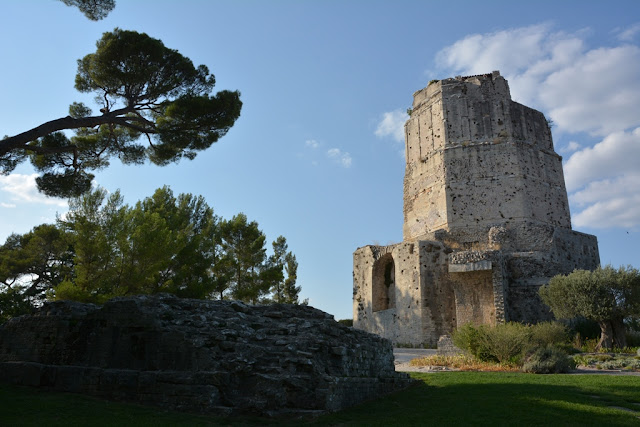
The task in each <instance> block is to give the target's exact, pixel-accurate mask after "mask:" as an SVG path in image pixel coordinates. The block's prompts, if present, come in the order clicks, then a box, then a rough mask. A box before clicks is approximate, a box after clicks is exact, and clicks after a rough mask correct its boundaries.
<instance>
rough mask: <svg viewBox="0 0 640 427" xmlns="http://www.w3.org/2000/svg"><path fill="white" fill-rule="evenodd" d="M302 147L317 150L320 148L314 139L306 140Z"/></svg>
mask: <svg viewBox="0 0 640 427" xmlns="http://www.w3.org/2000/svg"><path fill="white" fill-rule="evenodd" d="M304 145H306V146H307V147H310V148H314V149H315V148H318V147H319V146H320V143H319V142H318V141H316V140H315V139H307V140H306V141H305V142H304Z"/></svg>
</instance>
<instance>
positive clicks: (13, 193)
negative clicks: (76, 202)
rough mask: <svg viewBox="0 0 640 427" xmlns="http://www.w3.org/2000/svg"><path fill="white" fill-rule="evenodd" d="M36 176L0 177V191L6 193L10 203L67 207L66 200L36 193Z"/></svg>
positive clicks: (15, 174)
mask: <svg viewBox="0 0 640 427" xmlns="http://www.w3.org/2000/svg"><path fill="white" fill-rule="evenodd" d="M37 176H38V174H31V175H23V174H19V173H14V174H10V175H0V191H2V192H5V193H8V194H9V198H10V200H11V201H12V202H17V203H22V202H26V203H36V204H44V205H55V206H61V207H67V201H66V200H63V199H58V198H53V197H47V196H45V195H44V194H42V193H40V192H38V188H37V187H36V177H37ZM14 205H15V204H14Z"/></svg>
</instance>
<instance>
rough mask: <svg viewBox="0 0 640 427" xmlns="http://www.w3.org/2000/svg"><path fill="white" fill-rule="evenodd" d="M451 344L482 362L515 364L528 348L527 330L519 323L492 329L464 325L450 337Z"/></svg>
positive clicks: (482, 326) (497, 326) (484, 326)
mask: <svg viewBox="0 0 640 427" xmlns="http://www.w3.org/2000/svg"><path fill="white" fill-rule="evenodd" d="M452 339H453V343H454V344H455V345H456V346H457V347H458V348H461V349H462V350H465V351H467V352H468V353H470V354H471V355H473V356H474V357H476V358H478V359H479V360H482V361H484V362H500V363H506V362H511V363H517V362H518V361H519V359H520V358H521V356H522V354H523V353H524V351H525V350H526V348H527V347H528V342H529V339H530V333H529V328H528V327H527V326H525V325H522V324H520V323H513V322H511V323H504V324H499V325H496V326H494V327H489V326H486V325H480V326H477V327H476V326H473V325H471V324H466V325H464V326H462V327H460V328H459V329H458V330H457V331H455V332H454V333H453V335H452Z"/></svg>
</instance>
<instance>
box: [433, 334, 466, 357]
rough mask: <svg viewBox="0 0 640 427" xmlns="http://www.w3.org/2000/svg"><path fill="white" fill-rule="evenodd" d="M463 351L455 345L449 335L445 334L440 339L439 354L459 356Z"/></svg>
mask: <svg viewBox="0 0 640 427" xmlns="http://www.w3.org/2000/svg"><path fill="white" fill-rule="evenodd" d="M463 353H464V352H463V351H462V350H460V349H459V348H458V347H456V346H455V344H454V343H453V340H452V339H451V337H450V336H449V335H443V336H441V337H440V338H439V339H438V352H437V354H438V356H458V355H460V354H463Z"/></svg>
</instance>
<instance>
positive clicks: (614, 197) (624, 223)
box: [570, 172, 640, 229]
mask: <svg viewBox="0 0 640 427" xmlns="http://www.w3.org/2000/svg"><path fill="white" fill-rule="evenodd" d="M637 188H640V172H632V173H631V174H628V175H624V176H621V177H617V178H615V179H611V180H609V179H605V180H601V181H595V182H591V183H589V185H588V186H587V187H586V188H585V189H584V190H581V191H578V192H576V193H575V194H573V195H572V196H571V198H570V199H571V201H572V202H573V203H575V204H576V205H578V206H580V207H583V209H582V210H581V211H580V212H578V213H577V214H575V215H574V216H573V224H574V225H575V226H577V227H593V228H609V227H611V226H612V225H615V226H617V227H624V228H630V229H636V228H638V226H639V225H640V193H638V192H637V191H635V189H637ZM629 190H631V191H629Z"/></svg>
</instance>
